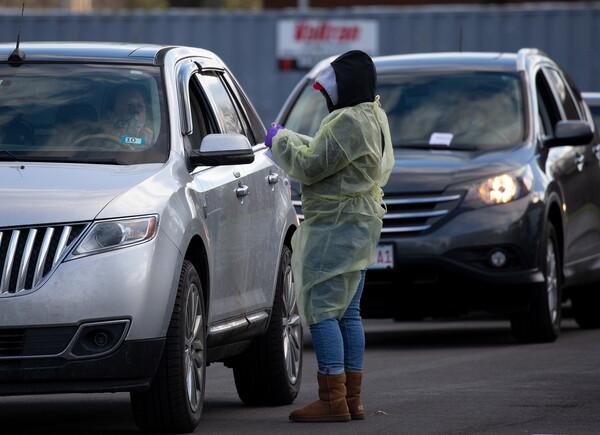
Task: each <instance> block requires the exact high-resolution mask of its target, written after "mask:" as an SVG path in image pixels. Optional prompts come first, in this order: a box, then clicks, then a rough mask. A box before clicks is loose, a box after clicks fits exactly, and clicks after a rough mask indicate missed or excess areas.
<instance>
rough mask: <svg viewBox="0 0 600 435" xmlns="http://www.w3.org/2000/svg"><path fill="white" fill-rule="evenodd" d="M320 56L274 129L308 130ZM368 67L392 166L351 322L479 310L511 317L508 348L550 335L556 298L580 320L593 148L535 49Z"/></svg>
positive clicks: (578, 108) (565, 91)
mask: <svg viewBox="0 0 600 435" xmlns="http://www.w3.org/2000/svg"><path fill="white" fill-rule="evenodd" d="M330 61H331V59H329V60H326V61H323V62H322V63H320V64H319V65H317V66H315V68H314V69H313V70H312V71H310V72H309V73H308V74H307V75H306V77H304V78H303V79H302V80H301V82H300V83H299V84H298V86H297V87H296V89H295V90H294V91H293V92H292V94H291V95H290V97H289V99H288V101H287V102H286V104H285V105H284V107H283V108H282V110H281V112H280V114H279V117H278V119H277V123H279V124H281V125H283V126H285V127H287V128H290V129H292V130H295V131H298V132H300V133H303V134H307V135H313V134H314V133H315V131H316V130H317V128H318V126H319V123H320V122H321V120H322V119H323V117H324V116H325V114H326V113H327V108H326V105H325V101H324V99H323V98H322V97H321V95H320V94H319V93H318V92H315V91H314V89H312V87H311V85H312V83H313V81H314V78H315V77H316V75H317V74H318V73H319V71H320V70H321V69H322V68H324V67H325V66H326V65H327V64H328V63H329V62H330ZM374 62H375V65H376V68H377V93H378V94H379V95H380V96H381V104H382V106H383V108H384V109H385V110H386V112H387V114H388V117H389V123H390V129H391V135H392V140H393V145H394V156H395V161H396V164H395V167H394V170H393V172H392V175H391V177H390V180H389V182H388V184H387V185H386V186H385V187H384V193H385V196H384V201H385V203H386V204H387V210H388V213H387V214H386V216H385V217H384V221H383V230H382V234H381V241H380V245H379V248H378V256H377V262H376V264H375V265H374V266H373V268H372V269H371V270H369V272H368V273H367V277H366V285H365V291H364V293H363V298H362V302H361V303H362V305H361V308H362V313H363V315H364V316H365V317H391V318H395V319H399V320H407V319H423V318H427V317H451V316H461V315H466V314H469V313H471V312H477V313H479V312H481V311H487V312H489V313H492V314H493V315H500V316H503V317H504V316H506V317H510V320H511V327H512V332H513V335H514V336H515V337H516V338H517V339H518V340H520V341H553V340H555V339H556V337H557V336H558V334H559V333H560V325H561V303H562V302H563V301H566V300H568V299H571V301H572V303H573V306H574V313H575V315H576V316H577V317H576V320H577V321H578V322H579V323H580V324H590V320H589V318H590V317H591V316H596V317H597V312H595V311H593V308H588V309H585V306H586V305H588V306H591V307H593V306H594V305H593V304H592V305H589V304H588V303H589V302H593V301H597V300H598V296H595V295H594V293H595V294H597V293H598V292H597V291H596V290H595V289H594V288H595V287H597V286H598V282H600V244H599V243H598V237H599V235H600V233H599V228H600V189H599V186H600V153H599V152H598V149H597V148H598V147H597V146H594V145H595V144H597V143H598V138H597V135H596V134H595V132H594V131H593V121H592V118H591V115H590V111H589V109H588V107H587V106H586V104H585V103H584V102H583V101H582V99H581V95H580V93H579V91H578V90H577V88H576V86H575V85H574V83H573V82H572V81H571V80H570V79H569V77H568V76H567V74H565V72H564V71H563V70H562V69H561V68H560V67H559V66H558V65H557V64H556V63H555V62H553V61H552V59H550V58H549V57H548V56H546V55H545V54H544V53H542V52H540V51H539V50H536V49H521V50H519V51H518V52H517V53H423V54H413V55H398V56H384V57H378V58H375V59H374ZM293 189H295V190H294V198H293V199H294V200H295V201H296V205H297V207H298V209H299V208H300V206H301V202H300V201H301V197H300V195H301V192H299V191H298V190H297V184H296V183H294V184H293ZM298 211H299V212H300V210H298ZM300 213H301V212H300ZM582 308H583V309H582ZM596 324H597V322H596Z"/></svg>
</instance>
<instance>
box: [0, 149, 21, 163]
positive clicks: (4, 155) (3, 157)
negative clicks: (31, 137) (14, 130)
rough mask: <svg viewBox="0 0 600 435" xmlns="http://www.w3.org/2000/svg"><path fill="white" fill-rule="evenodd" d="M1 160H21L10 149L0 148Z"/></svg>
mask: <svg viewBox="0 0 600 435" xmlns="http://www.w3.org/2000/svg"><path fill="white" fill-rule="evenodd" d="M0 160H4V161H8V162H17V161H19V158H18V157H17V156H15V155H14V154H13V153H11V152H10V151H5V150H0Z"/></svg>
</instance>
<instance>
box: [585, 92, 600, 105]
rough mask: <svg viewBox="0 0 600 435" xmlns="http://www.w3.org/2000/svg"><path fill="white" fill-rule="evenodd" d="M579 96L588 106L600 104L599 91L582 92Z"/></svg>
mask: <svg viewBox="0 0 600 435" xmlns="http://www.w3.org/2000/svg"><path fill="white" fill-rule="evenodd" d="M581 96H582V97H583V99H584V100H585V102H586V103H588V105H589V106H598V105H600V92H582V93H581Z"/></svg>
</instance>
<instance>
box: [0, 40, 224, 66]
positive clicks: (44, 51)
mask: <svg viewBox="0 0 600 435" xmlns="http://www.w3.org/2000/svg"><path fill="white" fill-rule="evenodd" d="M15 48H16V43H0V63H5V62H8V56H9V55H10V54H11V53H12V52H13V50H14V49H15ZM19 49H20V50H21V52H23V53H24V54H25V62H73V61H75V62H115V63H140V64H143V63H146V64H154V65H156V64H160V63H162V60H163V59H164V55H165V54H166V52H168V51H170V50H174V49H178V50H180V51H182V52H189V53H190V55H191V54H193V55H196V56H202V57H208V58H211V59H217V57H216V56H215V55H214V54H213V53H211V52H210V51H208V50H203V49H200V48H192V47H179V46H169V45H158V44H141V43H119V42H27V43H21V44H20V46H19Z"/></svg>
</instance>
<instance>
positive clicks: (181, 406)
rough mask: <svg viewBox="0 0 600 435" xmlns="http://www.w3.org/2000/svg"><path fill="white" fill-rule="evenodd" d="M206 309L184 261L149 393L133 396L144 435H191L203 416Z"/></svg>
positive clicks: (190, 266) (189, 266)
mask: <svg viewBox="0 0 600 435" xmlns="http://www.w3.org/2000/svg"><path fill="white" fill-rule="evenodd" d="M206 330H207V326H206V310H205V305H204V297H203V292H202V285H201V283H200V278H199V276H198V273H197V272H196V268H195V267H194V265H193V264H192V263H191V262H189V261H187V260H186V261H184V263H183V267H182V270H181V275H180V279H179V287H178V289H177V298H176V300H175V307H174V309H173V315H172V317H171V323H170V325H169V330H168V332H167V340H166V343H165V348H164V350H163V354H162V357H161V361H160V365H159V367H158V370H157V372H156V375H155V376H154V379H153V380H152V384H151V385H150V388H149V389H148V391H145V392H132V393H131V406H132V409H133V415H134V417H135V421H136V423H137V425H138V427H139V428H140V429H141V430H142V431H144V432H169V433H188V432H191V431H193V430H194V428H195V427H196V425H197V424H198V422H199V421H200V417H201V415H202V407H203V403H204V391H205V380H206V354H205V349H206Z"/></svg>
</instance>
